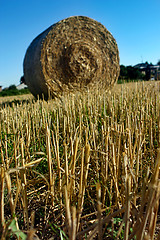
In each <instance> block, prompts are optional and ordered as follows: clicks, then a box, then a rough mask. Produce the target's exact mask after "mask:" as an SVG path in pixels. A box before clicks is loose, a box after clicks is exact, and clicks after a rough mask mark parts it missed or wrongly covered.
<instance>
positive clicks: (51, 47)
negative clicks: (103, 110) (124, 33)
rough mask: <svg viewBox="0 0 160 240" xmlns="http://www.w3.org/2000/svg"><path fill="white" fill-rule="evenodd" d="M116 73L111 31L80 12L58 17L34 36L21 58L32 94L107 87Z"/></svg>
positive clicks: (112, 81) (41, 94)
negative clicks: (67, 16)
mask: <svg viewBox="0 0 160 240" xmlns="http://www.w3.org/2000/svg"><path fill="white" fill-rule="evenodd" d="M118 76H119V52H118V47H117V44H116V41H115V39H114V38H113V36H112V34H111V33H110V32H109V31H108V30H107V29H106V28H105V27H104V26H103V25H102V24H101V23H99V22H97V21H95V20H93V19H91V18H88V17H83V16H75V17H70V18H67V19H64V20H62V21H59V22H58V23H56V24H54V25H52V26H50V27H49V28H48V29H47V30H45V31H44V32H42V33H41V34H40V35H39V36H37V37H36V38H35V39H34V40H33V41H32V43H31V44H30V46H29V48H28V49H27V52H26V55H25V58H24V79H25V82H26V84H27V85H28V87H29V89H30V91H31V92H32V93H33V95H35V96H37V95H40V96H44V97H46V98H48V97H49V95H52V96H57V95H59V94H60V93H61V92H66V91H71V90H75V89H77V90H80V89H81V90H83V89H84V88H85V87H87V88H93V87H95V86H97V85H98V86H99V87H101V88H103V89H108V87H109V86H111V85H113V84H114V83H115V82H116V81H117V79H118Z"/></svg>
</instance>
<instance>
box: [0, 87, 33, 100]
mask: <svg viewBox="0 0 160 240" xmlns="http://www.w3.org/2000/svg"><path fill="white" fill-rule="evenodd" d="M29 93H30V91H29V89H28V88H24V89H21V90H18V89H17V88H16V86H15V85H11V86H9V88H7V89H4V90H3V91H2V92H0V97H5V96H15V95H22V94H29Z"/></svg>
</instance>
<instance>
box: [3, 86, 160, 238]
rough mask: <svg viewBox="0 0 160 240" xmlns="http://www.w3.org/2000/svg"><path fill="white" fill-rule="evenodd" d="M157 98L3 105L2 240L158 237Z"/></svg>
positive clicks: (129, 94)
mask: <svg viewBox="0 0 160 240" xmlns="http://www.w3.org/2000/svg"><path fill="white" fill-rule="evenodd" d="M159 92H160V82H143V83H142V82H139V83H129V84H123V85H116V86H115V87H114V88H113V89H112V90H109V91H108V92H99V91H98V90H97V91H94V92H92V93H91V92H88V93H87V94H86V93H84V94H83V93H75V94H68V95H64V96H62V98H61V99H59V100H58V99H57V100H49V101H48V102H45V101H42V100H35V99H33V98H32V96H28V95H27V98H28V99H22V100H21V99H19V97H18V98H17V97H16V98H17V99H16V98H14V101H12V100H11V99H10V100H9V99H7V100H6V99H0V101H1V102H0V104H1V109H0V188H1V189H0V236H1V239H72V240H73V239H160V233H159V212H158V211H159V193H160V190H159V189H160V186H159V184H160V182H159V165H160V151H159V143H160V119H159V118H160V95H159ZM33 237H34V238H33Z"/></svg>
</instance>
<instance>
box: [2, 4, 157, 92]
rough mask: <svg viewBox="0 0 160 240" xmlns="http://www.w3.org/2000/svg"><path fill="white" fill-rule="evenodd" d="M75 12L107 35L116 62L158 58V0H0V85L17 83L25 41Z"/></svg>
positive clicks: (154, 59)
mask: <svg viewBox="0 0 160 240" xmlns="http://www.w3.org/2000/svg"><path fill="white" fill-rule="evenodd" d="M75 15H83V16H88V17H91V18H93V19H95V20H97V21H99V22H101V23H102V24H103V25H104V26H105V27H106V28H107V29H108V30H109V31H110V32H111V33H112V34H113V36H114V38H115V39H116V41H117V43H118V47H119V53H120V64H124V65H135V64H137V63H139V62H142V61H143V62H145V61H148V62H149V63H150V62H152V63H153V64H156V63H157V61H158V60H159V59H160V0H134V1H133V0H131V1H129V0H98V1H96V0H66V1H65V0H56V1H54V0H0V85H2V86H3V87H7V86H9V85H11V84H15V85H18V84H19V80H20V77H21V76H22V75H23V58H24V55H25V52H26V49H27V47H28V46H29V44H30V43H31V41H32V40H33V39H34V38H35V37H36V36H37V35H38V34H40V33H41V32H42V31H43V30H45V29H46V28H48V27H49V26H50V25H52V24H53V23H56V22H57V21H59V20H62V19H64V18H67V17H70V16H75Z"/></svg>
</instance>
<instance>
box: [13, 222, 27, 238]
mask: <svg viewBox="0 0 160 240" xmlns="http://www.w3.org/2000/svg"><path fill="white" fill-rule="evenodd" d="M9 230H11V232H12V233H13V234H14V235H16V236H17V238H18V239H19V238H20V239H22V240H26V239H27V236H26V234H24V233H23V232H22V231H20V230H18V229H17V226H16V221H15V219H13V220H12V222H11V224H10V225H9Z"/></svg>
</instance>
